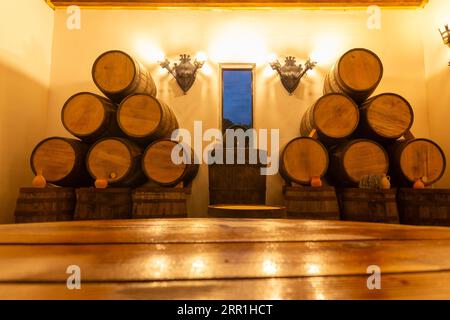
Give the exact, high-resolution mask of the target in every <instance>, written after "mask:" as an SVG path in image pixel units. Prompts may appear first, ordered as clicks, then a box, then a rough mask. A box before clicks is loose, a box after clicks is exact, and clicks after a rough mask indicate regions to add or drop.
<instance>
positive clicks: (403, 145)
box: [388, 139, 446, 186]
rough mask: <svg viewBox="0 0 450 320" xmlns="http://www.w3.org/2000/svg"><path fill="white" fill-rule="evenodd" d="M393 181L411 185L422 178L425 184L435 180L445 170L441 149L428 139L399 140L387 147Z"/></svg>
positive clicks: (430, 183) (397, 183)
mask: <svg viewBox="0 0 450 320" xmlns="http://www.w3.org/2000/svg"><path fill="white" fill-rule="evenodd" d="M388 151H389V155H390V162H391V170H390V175H391V178H392V180H393V183H394V184H396V185H398V186H412V185H413V184H414V182H415V181H417V180H419V179H422V181H423V182H424V183H425V185H432V184H433V183H435V182H437V181H438V180H439V179H440V178H441V177H442V175H443V174H444V172H445V167H446V159H445V155H444V152H443V151H442V149H441V148H440V147H439V146H438V145H437V144H436V143H435V142H433V141H431V140H428V139H411V140H399V141H396V142H395V143H393V144H392V145H390V146H389V147H388Z"/></svg>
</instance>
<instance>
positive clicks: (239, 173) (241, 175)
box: [208, 148, 266, 205]
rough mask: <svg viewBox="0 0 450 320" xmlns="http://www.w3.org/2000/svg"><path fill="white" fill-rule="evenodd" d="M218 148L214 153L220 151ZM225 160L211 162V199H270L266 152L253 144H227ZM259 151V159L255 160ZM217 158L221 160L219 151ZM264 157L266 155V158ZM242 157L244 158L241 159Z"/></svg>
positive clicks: (233, 201)
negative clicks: (265, 171)
mask: <svg viewBox="0 0 450 320" xmlns="http://www.w3.org/2000/svg"><path fill="white" fill-rule="evenodd" d="M218 150H219V149H218V148H216V149H214V150H213V152H212V154H214V153H216V152H218ZM222 151H223V158H222V163H213V164H210V165H209V166H208V174H209V202H210V204H211V205H216V204H229V203H230V204H261V205H264V204H265V203H266V176H265V175H263V174H262V173H261V170H262V169H263V168H264V167H265V164H263V161H265V160H264V159H266V153H265V152H264V151H262V152H260V150H257V149H249V148H223V149H222ZM252 154H255V155H256V156H255V159H254V160H255V161H251V160H252V156H251V155H252ZM227 155H228V157H229V159H228V160H233V161H232V162H231V163H230V162H228V161H226V160H227ZM216 156H217V158H216V160H220V159H219V158H220V157H219V156H218V155H216ZM263 158H264V159H263ZM238 160H241V161H240V162H238Z"/></svg>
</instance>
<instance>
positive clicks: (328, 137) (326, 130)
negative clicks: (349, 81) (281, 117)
mask: <svg viewBox="0 0 450 320" xmlns="http://www.w3.org/2000/svg"><path fill="white" fill-rule="evenodd" d="M358 122H359V110H358V106H357V105H356V103H355V102H354V101H353V100H352V99H351V98H349V97H348V96H346V95H345V94H342V93H329V94H326V95H324V96H322V97H321V98H320V99H319V100H317V101H316V102H315V103H314V105H312V106H311V107H310V108H309V109H308V110H307V111H306V112H305V114H304V115H303V117H302V120H301V125H300V134H301V135H302V136H303V137H307V136H309V135H310V133H311V132H312V131H313V130H316V132H317V135H318V138H319V140H320V141H321V142H322V143H324V144H325V145H327V146H331V145H334V144H336V143H339V142H342V141H343V140H344V139H346V138H348V137H350V136H351V135H352V134H353V132H354V131H355V130H356V128H357V126H358Z"/></svg>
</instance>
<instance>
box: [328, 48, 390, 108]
mask: <svg viewBox="0 0 450 320" xmlns="http://www.w3.org/2000/svg"><path fill="white" fill-rule="evenodd" d="M382 77H383V64H382V63H381V60H380V58H379V57H378V56H377V55H376V54H375V53H373V52H372V51H370V50H367V49H362V48H356V49H352V50H350V51H348V52H346V53H345V54H344V55H343V56H342V57H341V58H340V59H339V60H338V62H337V63H336V64H335V65H334V66H333V67H332V68H331V70H330V72H329V73H328V75H327V76H326V78H325V84H324V93H332V92H335V93H345V94H347V95H348V96H350V97H351V98H352V99H353V100H355V102H357V103H361V102H363V101H364V100H366V99H367V98H368V97H369V96H370V95H371V94H372V93H373V92H374V91H375V89H376V88H377V86H378V84H379V83H380V81H381V78H382Z"/></svg>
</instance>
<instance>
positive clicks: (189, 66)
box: [160, 54, 206, 94]
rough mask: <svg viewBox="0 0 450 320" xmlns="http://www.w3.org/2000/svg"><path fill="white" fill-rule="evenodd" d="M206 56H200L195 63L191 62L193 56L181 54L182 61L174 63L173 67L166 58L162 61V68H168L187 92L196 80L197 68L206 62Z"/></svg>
mask: <svg viewBox="0 0 450 320" xmlns="http://www.w3.org/2000/svg"><path fill="white" fill-rule="evenodd" d="M205 61H206V58H205V59H201V58H200V57H198V58H197V59H195V61H194V63H192V62H191V56H190V55H187V54H182V55H180V63H179V64H177V63H174V64H173V67H171V66H170V61H169V60H168V59H165V60H164V61H163V62H161V63H160V65H161V68H164V69H167V71H169V72H170V74H172V75H173V76H174V78H175V79H176V80H177V83H178V85H179V86H180V88H181V90H183V92H184V94H186V93H187V92H188V91H189V89H190V88H191V87H192V85H193V84H194V81H195V76H196V74H197V70H198V69H201V68H202V67H203V65H204V64H205Z"/></svg>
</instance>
